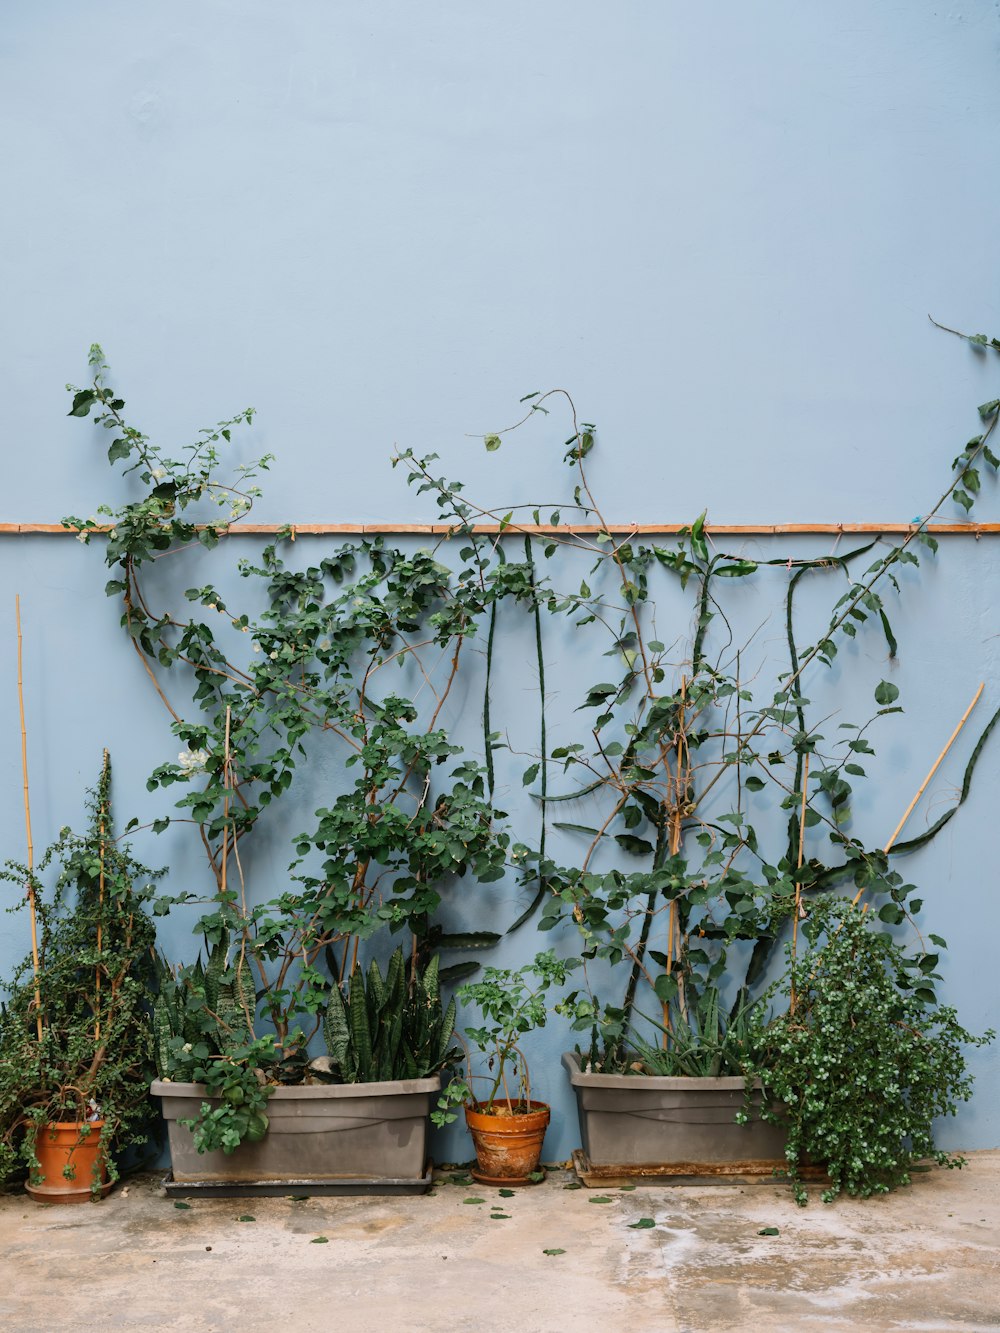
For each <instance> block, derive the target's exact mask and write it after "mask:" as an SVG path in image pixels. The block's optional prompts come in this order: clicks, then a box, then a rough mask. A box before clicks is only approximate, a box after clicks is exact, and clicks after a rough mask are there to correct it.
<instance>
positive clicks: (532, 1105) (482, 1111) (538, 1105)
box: [465, 1097, 551, 1120]
mask: <svg viewBox="0 0 1000 1333" xmlns="http://www.w3.org/2000/svg"><path fill="white" fill-rule="evenodd" d="M489 1105H490V1104H489V1103H487V1102H473V1103H471V1104H469V1103H467V1104H466V1107H465V1112H466V1115H469V1114H472V1115H484V1116H488V1117H490V1118H491V1119H494V1118H495V1119H497V1120H518V1119H522V1120H526V1119H527V1118H528V1116H532V1115H540V1114H541V1113H542V1112H543V1111H549V1110H551V1107H550V1106H549V1103H548V1102H535V1101H530V1102H528V1109H527V1110H526V1111H518V1110H513V1111H508V1110H507V1099H506V1097H494V1098H493V1102H492V1105H493V1106H494V1107H500V1108H502V1109H501V1110H499V1111H496V1110H490V1109H489ZM518 1105H522V1103H517V1102H516V1103H515V1106H518Z"/></svg>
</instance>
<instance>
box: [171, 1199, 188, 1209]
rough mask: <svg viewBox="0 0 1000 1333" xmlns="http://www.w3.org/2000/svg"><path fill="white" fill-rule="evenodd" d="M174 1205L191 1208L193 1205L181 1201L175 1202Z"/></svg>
mask: <svg viewBox="0 0 1000 1333" xmlns="http://www.w3.org/2000/svg"><path fill="white" fill-rule="evenodd" d="M174 1207H175V1208H190V1207H191V1205H190V1204H189V1203H181V1202H180V1201H178V1202H177V1203H175V1204H174Z"/></svg>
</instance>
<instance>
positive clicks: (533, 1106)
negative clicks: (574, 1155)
mask: <svg viewBox="0 0 1000 1333" xmlns="http://www.w3.org/2000/svg"><path fill="white" fill-rule="evenodd" d="M480 1105H481V1104H480V1103H479V1102H477V1103H476V1105H475V1106H467V1107H466V1108H465V1121H466V1124H467V1125H468V1126H469V1133H470V1134H471V1135H472V1142H473V1144H474V1145H475V1149H476V1157H477V1159H478V1161H479V1170H478V1171H473V1172H472V1175H473V1176H474V1177H475V1179H476V1180H480V1181H482V1182H483V1183H492V1182H494V1181H503V1182H506V1183H508V1184H521V1185H525V1184H528V1177H529V1176H530V1175H531V1173H532V1172H533V1171H537V1170H538V1163H539V1161H540V1160H541V1156H542V1140H543V1139H544V1138H545V1131H546V1129H547V1128H548V1124H549V1114H550V1113H549V1108H548V1106H546V1104H545V1102H529V1103H528V1106H529V1108H530V1109H529V1110H528V1111H526V1112H525V1113H524V1114H522V1115H517V1114H514V1115H510V1114H508V1113H507V1107H506V1104H505V1103H503V1102H495V1103H494V1108H495V1109H494V1113H493V1114H492V1115H487V1114H486V1113H485V1112H483V1111H482V1110H481V1109H480Z"/></svg>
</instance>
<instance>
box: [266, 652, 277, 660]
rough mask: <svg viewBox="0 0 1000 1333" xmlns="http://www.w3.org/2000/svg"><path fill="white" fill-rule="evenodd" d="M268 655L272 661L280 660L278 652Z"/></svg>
mask: <svg viewBox="0 0 1000 1333" xmlns="http://www.w3.org/2000/svg"><path fill="white" fill-rule="evenodd" d="M268 657H269V658H270V659H271V661H272V662H277V660H278V654H277V653H268Z"/></svg>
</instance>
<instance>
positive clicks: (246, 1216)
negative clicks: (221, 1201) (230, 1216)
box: [236, 1213, 257, 1222]
mask: <svg viewBox="0 0 1000 1333" xmlns="http://www.w3.org/2000/svg"><path fill="white" fill-rule="evenodd" d="M236 1220H237V1222H256V1221H257V1219H256V1218H255V1217H253V1216H252V1215H251V1214H250V1213H240V1215H239V1217H238V1218H237V1219H236Z"/></svg>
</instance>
